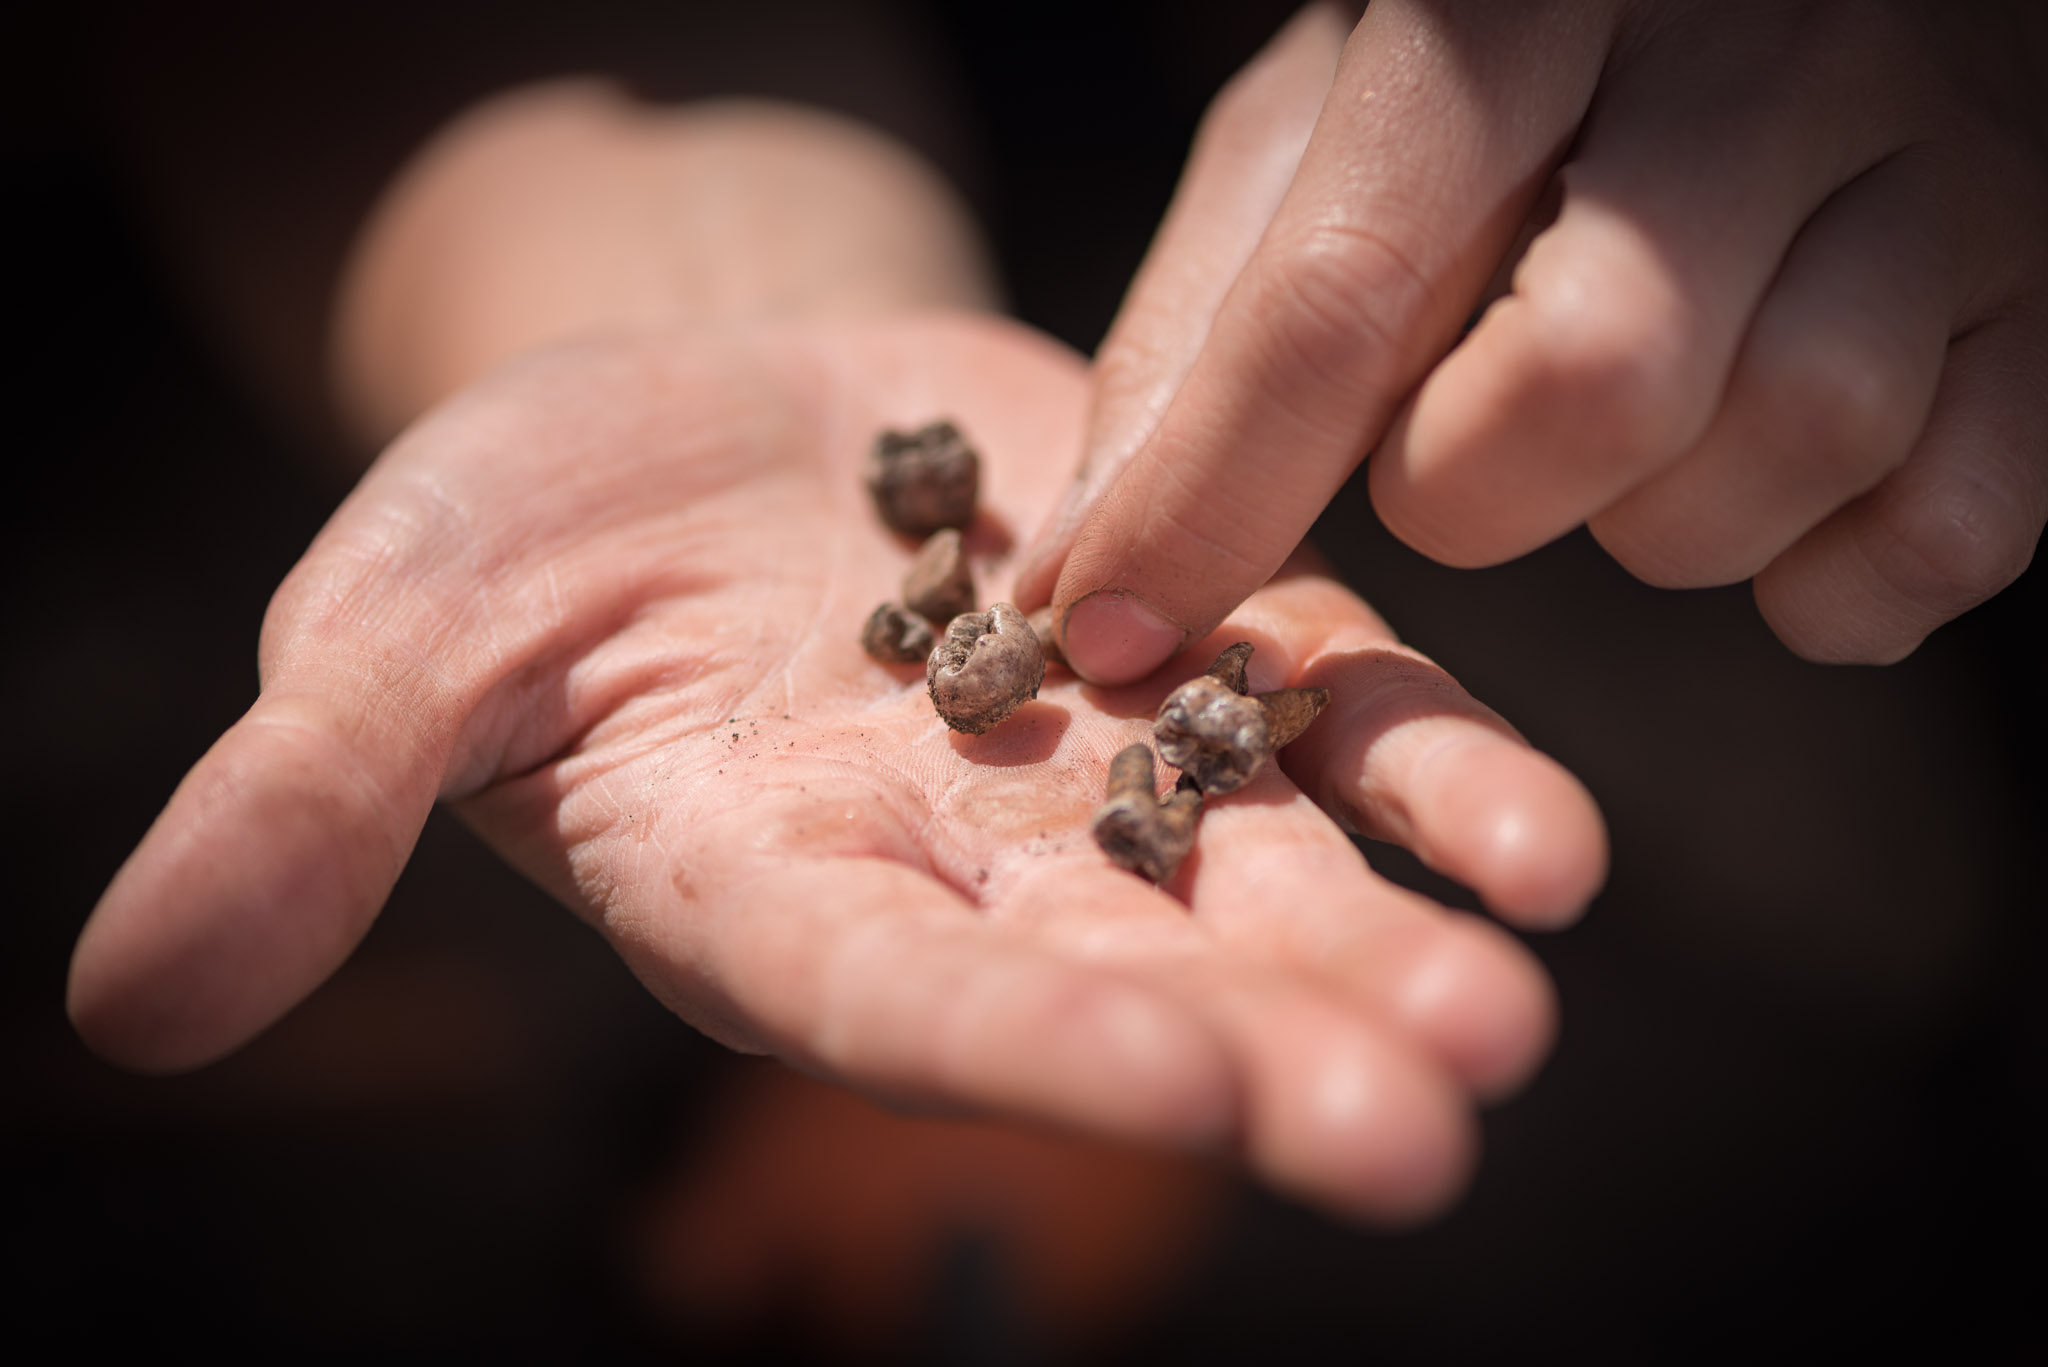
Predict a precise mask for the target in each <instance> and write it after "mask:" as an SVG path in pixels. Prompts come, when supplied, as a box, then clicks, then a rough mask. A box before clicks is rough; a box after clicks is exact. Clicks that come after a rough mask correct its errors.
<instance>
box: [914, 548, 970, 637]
mask: <svg viewBox="0 0 2048 1367" xmlns="http://www.w3.org/2000/svg"><path fill="white" fill-rule="evenodd" d="M903 603H904V606H905V607H908V608H909V609H910V610H911V611H912V612H914V613H917V614H918V615H919V616H921V617H925V618H929V619H930V620H931V621H934V622H950V621H952V620H953V619H954V618H955V617H958V616H959V615H960V614H961V613H963V612H972V611H974V567H973V566H972V565H970V564H968V563H967V549H966V546H965V545H964V544H963V543H962V541H961V539H960V529H959V528H957V527H943V528H941V529H939V530H938V531H936V532H933V533H932V534H931V538H930V539H929V540H927V541H926V542H925V543H924V545H923V546H921V547H919V548H918V552H917V558H916V559H915V560H913V561H911V562H910V569H909V570H908V571H907V572H906V573H905V574H904V576H903Z"/></svg>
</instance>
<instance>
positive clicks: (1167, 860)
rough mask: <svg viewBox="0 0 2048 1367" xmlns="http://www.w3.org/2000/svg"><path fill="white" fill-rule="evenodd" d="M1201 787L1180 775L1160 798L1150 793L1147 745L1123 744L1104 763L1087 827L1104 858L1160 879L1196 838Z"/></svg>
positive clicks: (1142, 875)
mask: <svg viewBox="0 0 2048 1367" xmlns="http://www.w3.org/2000/svg"><path fill="white" fill-rule="evenodd" d="M1201 814H1202V792H1201V789H1199V788H1197V787H1195V786H1194V784H1193V783H1191V782H1190V781H1189V780H1188V779H1187V778H1186V776H1185V775H1183V776H1182V778H1181V781H1180V783H1179V785H1178V786H1176V787H1175V788H1174V790H1173V792H1171V793H1169V794H1168V795H1167V796H1166V797H1165V799H1163V800H1162V799H1160V798H1158V797H1155V796H1153V793H1152V750H1151V747H1150V746H1147V745H1144V744H1142V743H1141V744H1138V745H1130V746H1126V747H1125V748H1124V749H1122V750H1119V751H1118V752H1117V755H1116V758H1115V759H1113V760H1111V761H1110V762H1109V784H1108V792H1107V796H1106V797H1105V799H1104V801H1103V804H1102V806H1100V807H1099V808H1097V809H1096V812H1095V821H1094V824H1093V826H1092V827H1091V829H1092V830H1093V832H1094V835H1095V843H1096V844H1097V845H1099V846H1101V847H1102V852H1103V853H1104V854H1106V855H1108V856H1109V862H1110V863H1112V864H1114V865H1116V866H1117V867H1118V868H1120V869H1128V870H1129V871H1130V872H1132V873H1135V874H1137V875H1138V876H1139V877H1140V878H1146V879H1149V880H1151V881H1152V882H1154V883H1164V882H1165V881H1166V880H1167V879H1169V878H1171V877H1173V871H1174V870H1175V869H1177V868H1179V867H1180V861H1181V860H1183V859H1185V858H1187V855H1188V851H1189V850H1190V849H1192V848H1193V847H1194V843H1195V820H1196V818H1197V817H1199V816H1200V815H1201Z"/></svg>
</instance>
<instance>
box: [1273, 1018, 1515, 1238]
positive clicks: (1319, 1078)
mask: <svg viewBox="0 0 2048 1367" xmlns="http://www.w3.org/2000/svg"><path fill="white" fill-rule="evenodd" d="M1301 1066H1302V1067H1303V1068H1304V1069H1305V1070H1306V1072H1307V1076H1306V1077H1303V1078H1299V1079H1296V1082H1297V1087H1296V1088H1295V1094H1296V1107H1297V1108H1296V1109H1294V1110H1293V1113H1292V1114H1288V1115H1281V1116H1277V1117H1275V1118H1274V1123H1272V1124H1271V1125H1270V1127H1269V1128H1268V1130H1267V1132H1266V1133H1264V1134H1261V1135H1255V1136H1254V1148H1255V1151H1256V1153H1255V1156H1256V1157H1257V1158H1258V1160H1259V1162H1260V1166H1261V1167H1262V1168H1263V1169H1265V1171H1266V1172H1267V1173H1268V1175H1270V1176H1271V1177H1272V1178H1273V1179H1274V1180H1275V1181H1276V1182H1278V1183H1280V1184H1281V1185H1283V1186H1285V1187H1288V1188H1290V1189H1292V1190H1294V1191H1296V1192H1297V1193H1299V1194H1301V1195H1303V1196H1305V1197H1307V1198H1309V1199H1310V1200H1313V1201H1315V1202H1316V1203H1317V1204H1319V1205H1324V1206H1328V1207H1332V1208H1334V1209H1336V1210H1337V1211H1339V1212H1341V1213H1343V1214H1345V1215H1348V1216H1351V1217H1353V1218H1357V1219H1363V1220H1367V1221H1370V1222H1372V1223H1373V1224H1376V1225H1382V1226H1391V1227H1412V1226H1415V1225H1419V1224H1423V1223H1425V1222H1427V1221H1429V1220H1431V1219H1433V1218H1435V1217H1437V1216H1439V1215H1441V1214H1443V1213H1444V1211H1446V1210H1447V1209H1449V1208H1450V1206H1451V1205H1453V1204H1454V1203H1455V1202H1456V1201H1457V1199H1458V1197H1459V1196H1460V1195H1462V1194H1463V1193H1464V1191H1465V1188H1466V1187H1467V1186H1468V1185H1469V1184H1470V1182H1471V1178H1472V1173H1473V1170H1474V1169H1475V1167H1476V1166H1477V1164H1478V1157H1479V1134H1478V1127H1477V1125H1476V1124H1475V1123H1474V1119H1473V1116H1472V1113H1471V1111H1470V1109H1469V1108H1468V1107H1467V1106H1466V1105H1465V1104H1464V1102H1463V1101H1462V1099H1461V1098H1460V1097H1459V1096H1458V1095H1457V1091H1456V1089H1455V1088H1454V1087H1453V1086H1451V1085H1450V1083H1449V1082H1448V1081H1447V1080H1446V1079H1445V1078H1443V1077H1442V1076H1440V1075H1438V1074H1437V1073H1436V1072H1435V1071H1434V1070H1432V1069H1430V1068H1428V1067H1426V1066H1424V1065H1423V1064H1422V1063H1421V1062H1420V1061H1419V1060H1416V1059H1413V1058H1411V1057H1409V1056H1407V1055H1406V1054H1404V1053H1403V1052H1402V1051H1400V1050H1399V1049H1397V1048H1396V1047H1394V1046H1393V1045H1392V1044H1390V1043H1388V1042H1386V1041H1384V1040H1381V1039H1379V1038H1378V1037H1376V1036H1371V1035H1365V1034H1352V1035H1350V1036H1348V1037H1346V1038H1340V1039H1333V1040H1329V1041H1327V1042H1325V1045H1324V1047H1323V1048H1321V1049H1320V1050H1317V1051H1315V1053H1314V1054H1313V1056H1311V1057H1309V1058H1307V1059H1305V1060H1302V1061H1301Z"/></svg>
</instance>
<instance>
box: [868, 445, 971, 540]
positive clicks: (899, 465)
mask: <svg viewBox="0 0 2048 1367" xmlns="http://www.w3.org/2000/svg"><path fill="white" fill-rule="evenodd" d="M866 479H867V486H868V492H869V493H871V494H873V495H874V497H875V509H876V511H878V512H879V513H881V515H882V521H884V522H886V523H888V524H889V525H890V526H891V527H893V528H895V529H896V530H897V531H899V532H903V533H905V534H906V535H909V536H930V535H931V534H932V533H933V532H935V531H937V530H939V528H941V527H965V526H966V525H967V524H968V523H969V522H971V521H973V519H974V502H975V499H976V497H977V496H978V495H979V493H980V489H981V457H979V456H978V455H976V454H975V452H974V448H973V447H971V446H969V445H968V444H967V440H966V438H964V437H962V436H961V435H960V429H959V428H957V427H955V426H954V425H953V424H952V423H950V422H945V421H943V420H942V421H939V422H932V423H926V424H925V425H924V426H923V427H920V428H918V429H917V430H916V431H915V432H884V433H882V434H881V435H880V436H878V437H876V438H875V445H874V449H873V450H872V451H870V452H869V453H868V463H867V471H866Z"/></svg>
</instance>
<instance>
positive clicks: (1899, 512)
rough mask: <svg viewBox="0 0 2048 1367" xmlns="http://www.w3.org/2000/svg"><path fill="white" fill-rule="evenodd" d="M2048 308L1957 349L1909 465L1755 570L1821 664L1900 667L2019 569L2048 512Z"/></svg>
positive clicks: (1770, 615)
mask: <svg viewBox="0 0 2048 1367" xmlns="http://www.w3.org/2000/svg"><path fill="white" fill-rule="evenodd" d="M2043 373H2048V311H2044V310H2042V309H2041V308H2039V307H2037V308H2036V309H2035V310H2034V311H2033V312H2030V313H2028V314H2025V315H2020V314H2009V315H2007V316H2005V317H2002V318H1999V319H1997V320H1995V321H1993V322H1989V323H1986V324H1985V325H1983V326H1982V327H1979V328H1977V329H1976V330H1975V331H1972V332H1970V333H1968V334H1966V335H1965V336H1963V337H1961V338H1959V339H1957V340H1956V341H1955V342H1953V343H1951V344H1950V346H1949V352H1948V360H1947V365H1946V368H1945V370H1944V372H1943V374H1942V379H1941V387H1940V389H1939V390H1938V391H1937V393H1936V395H1935V400H1934V409H1933V412H1932V414H1931V415H1930V417H1929V419H1928V423H1927V428H1926V430H1925V431H1924V432H1923V433H1921V436H1920V440H1919V443H1918V445H1916V446H1915V447H1914V450H1913V453H1912V455H1911V456H1909V457H1908V458H1907V460H1906V463H1905V464H1904V465H1902V466H1900V467H1899V468H1898V469H1897V470H1895V471H1893V472H1892V473H1891V474H1890V475H1888V476H1887V477H1886V478H1885V479H1884V481H1883V482H1882V483H1880V484H1879V485H1878V486H1877V487H1876V488H1874V489H1872V490H1871V491H1870V492H1869V493H1867V494H1865V495H1864V496H1863V497H1861V498H1859V499H1857V500H1855V501H1854V502H1852V503H1850V504H1848V505H1846V506H1845V507H1843V508H1841V509H1840V510H1838V511H1837V512H1835V513H1834V514H1833V515H1832V516H1831V517H1829V518H1828V519H1827V520H1826V521H1824V522H1822V523H1821V524H1820V525H1819V526H1817V527H1815V528H1814V529H1813V530H1812V531H1810V532H1808V533H1807V534H1806V535H1805V536H1804V537H1802V538H1801V539H1800V540H1799V541H1797V542H1795V543H1794V544H1793V545H1792V546H1791V547H1789V548H1788V549H1787V550H1786V551H1785V552H1784V553H1783V554H1782V555H1780V556H1779V557H1778V558H1777V559H1776V560H1774V561H1772V562H1771V563H1770V564H1769V565H1768V566H1766V567H1765V568H1764V570H1763V572H1762V573H1760V574H1759V575H1757V577H1756V584H1755V592H1756V601H1757V607H1758V609H1759V610H1760V611H1761V612H1762V613H1763V616H1764V620H1765V621H1767V622H1769V623H1770V625H1771V629H1772V630H1773V631H1775V632H1777V634H1778V637H1779V639H1781V640H1782V641H1784V642H1785V644H1786V645H1788V646H1790V647H1791V648H1792V649H1793V650H1794V651H1796V652H1797V653H1798V654H1800V655H1802V656H1805V657H1806V658H1807V659H1809V660H1816V661H1820V662H1823V663H1832V664H1888V663H1891V662H1892V661H1894V660H1900V659H1903V658H1905V657H1906V656H1907V655H1910V654H1911V653H1912V652H1913V651H1914V649H1915V648H1917V647H1918V646H1919V644H1920V642H1921V641H1923V640H1924V639H1926V637H1927V635H1928V633H1929V632H1931V631H1933V630H1934V629H1935V628H1936V627H1939V626H1941V625H1942V624H1943V623H1945V622H1948V621H1950V620H1952V619H1954V618H1955V617H1958V616H1960V615H1961V614H1962V613H1964V612H1966V611H1968V610H1969V609H1971V608H1973V607H1975V606H1977V604H1979V603H1981V602H1983V601H1984V600H1986V599H1987V598H1990V597H1992V596H1993V595H1994V594H1996V593H1998V592H1999V590H2001V589H2003V588H2004V587H2005V586H2006V585H2008V584H2010V583H2012V581H2013V580H2015V579H2017V578H2019V576H2020V575H2021V573H2023V572H2024V571H2025V570H2026V568H2027V566H2028V564H2029V563H2031V561H2032V560H2033V556H2034V548H2035V546H2036V544H2037V543H2038V542H2039V540H2040V536H2041V526H2042V523H2043V522H2044V521H2048V389H2044V388H2043V386H2042V384H2041V376H2042V374H2043Z"/></svg>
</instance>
